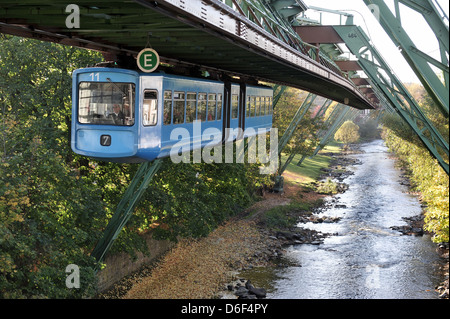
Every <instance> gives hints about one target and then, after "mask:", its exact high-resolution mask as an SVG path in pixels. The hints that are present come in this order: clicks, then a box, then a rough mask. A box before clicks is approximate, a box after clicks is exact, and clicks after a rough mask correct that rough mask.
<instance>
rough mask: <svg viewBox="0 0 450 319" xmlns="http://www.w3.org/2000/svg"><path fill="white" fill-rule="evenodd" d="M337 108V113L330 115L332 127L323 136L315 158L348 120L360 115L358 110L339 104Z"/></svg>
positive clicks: (314, 154) (315, 152)
mask: <svg viewBox="0 0 450 319" xmlns="http://www.w3.org/2000/svg"><path fill="white" fill-rule="evenodd" d="M336 108H338V109H335V110H334V111H335V112H333V113H335V114H334V115H333V113H332V114H330V117H332V119H331V126H330V127H329V128H328V130H327V131H326V132H325V133H324V135H323V136H322V139H321V140H320V143H319V145H317V147H316V149H315V150H314V153H313V156H316V155H317V153H319V151H320V150H321V149H322V148H324V147H325V146H326V145H327V144H328V143H329V141H330V139H331V137H333V136H334V134H335V133H336V131H337V130H338V129H339V128H340V127H341V126H342V124H343V123H344V122H345V121H346V120H348V119H352V118H354V117H355V116H356V115H357V114H358V112H357V111H356V110H354V109H351V108H350V107H349V106H348V105H342V104H338V105H336ZM299 164H300V165H301V163H297V165H298V166H300V165H299Z"/></svg>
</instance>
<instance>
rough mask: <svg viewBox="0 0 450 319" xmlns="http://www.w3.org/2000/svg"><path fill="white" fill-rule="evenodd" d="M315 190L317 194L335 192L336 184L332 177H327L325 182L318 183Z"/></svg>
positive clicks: (336, 191) (336, 189)
mask: <svg viewBox="0 0 450 319" xmlns="http://www.w3.org/2000/svg"><path fill="white" fill-rule="evenodd" d="M317 192H318V193H319V194H337V193H338V184H337V183H336V182H334V181H333V180H332V179H330V178H327V179H326V181H325V182H321V183H319V185H318V186H317Z"/></svg>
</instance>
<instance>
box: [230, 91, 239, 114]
mask: <svg viewBox="0 0 450 319" xmlns="http://www.w3.org/2000/svg"><path fill="white" fill-rule="evenodd" d="M238 113H239V96H238V95H237V94H233V95H232V96H231V118H232V119H237V118H238Z"/></svg>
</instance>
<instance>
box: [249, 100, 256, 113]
mask: <svg viewBox="0 0 450 319" xmlns="http://www.w3.org/2000/svg"><path fill="white" fill-rule="evenodd" d="M250 116H255V97H254V96H250Z"/></svg>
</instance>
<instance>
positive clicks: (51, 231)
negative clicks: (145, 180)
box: [0, 36, 268, 298]
mask: <svg viewBox="0 0 450 319" xmlns="http://www.w3.org/2000/svg"><path fill="white" fill-rule="evenodd" d="M0 57H1V59H0V114H1V115H0V297H2V298H68V297H71V298H79V297H89V296H92V295H93V294H94V293H95V288H96V286H95V281H96V278H95V274H94V268H95V263H96V261H95V260H94V259H93V258H91V257H90V252H91V251H92V249H93V248H94V247H95V245H96V243H97V241H98V240H99V238H100V237H101V236H102V232H103V229H104V228H105V226H106V225H107V223H108V221H109V220H110V218H111V216H112V214H113V213H114V210H115V207H116V206H117V204H118V203H119V201H120V199H121V198H122V195H123V193H124V192H125V190H126V188H127V186H128V185H129V183H130V181H131V179H132V178H133V176H134V174H135V173H136V171H137V168H138V165H136V164H115V163H105V162H98V161H93V160H90V159H87V158H85V157H82V156H78V155H76V154H74V153H73V152H72V151H71V149H70V134H71V130H70V125H71V98H70V96H71V83H72V79H71V73H72V71H73V70H74V69H77V68H81V67H86V66H88V65H93V64H95V63H96V62H100V61H101V60H102V57H101V55H100V54H99V53H96V52H91V51H86V50H80V49H75V48H71V47H65V46H61V45H57V44H53V43H46V42H39V41H34V40H30V39H22V38H18V37H10V36H0ZM42 57H45V58H42ZM267 182H268V180H267V176H261V175H259V170H258V165H257V164H194V165H190V164H173V163H172V162H171V161H170V160H166V161H164V163H163V167H162V169H161V170H160V171H159V172H158V174H156V176H155V178H154V179H153V180H152V182H151V185H150V187H149V188H148V191H147V192H146V194H145V195H144V198H143V200H142V202H141V203H140V205H139V206H138V208H137V210H136V212H135V213H134V214H133V216H132V218H131V219H130V220H129V222H128V224H127V226H126V227H125V229H124V230H123V231H122V232H121V234H120V236H119V238H118V239H117V240H116V241H115V242H114V245H113V250H116V251H117V250H120V251H123V250H125V251H127V252H129V253H130V254H131V255H134V254H135V253H136V251H143V252H146V246H145V244H144V240H143V239H142V237H141V236H139V234H141V233H143V232H146V231H148V230H153V231H154V232H155V235H156V237H159V238H170V239H174V240H175V239H176V238H178V237H179V236H193V237H198V236H205V235H206V234H208V233H209V232H210V231H211V230H212V229H214V228H215V227H216V226H217V225H219V224H220V223H221V222H223V221H224V220H225V219H226V218H227V217H229V216H231V215H233V214H234V213H235V212H237V211H238V210H239V209H240V208H242V207H245V206H247V205H248V204H249V203H251V202H252V201H253V200H254V199H255V198H254V194H255V191H256V189H257V187H260V186H261V185H263V184H265V183H267ZM69 264H76V265H78V266H79V268H80V272H81V274H80V280H81V287H80V289H68V288H67V287H66V285H65V279H66V276H67V274H66V273H65V269H66V266H67V265H69Z"/></svg>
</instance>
